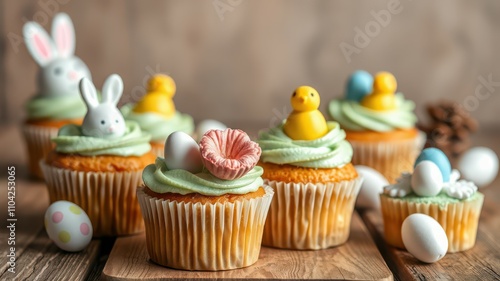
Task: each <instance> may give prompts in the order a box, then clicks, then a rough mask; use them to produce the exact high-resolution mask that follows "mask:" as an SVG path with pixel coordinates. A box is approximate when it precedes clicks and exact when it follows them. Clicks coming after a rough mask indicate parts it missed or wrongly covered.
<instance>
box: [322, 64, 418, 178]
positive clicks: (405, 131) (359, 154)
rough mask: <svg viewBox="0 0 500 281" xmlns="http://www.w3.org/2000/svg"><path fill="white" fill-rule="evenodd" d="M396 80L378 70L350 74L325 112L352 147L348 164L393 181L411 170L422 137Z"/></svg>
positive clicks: (415, 118) (411, 108)
mask: <svg viewBox="0 0 500 281" xmlns="http://www.w3.org/2000/svg"><path fill="white" fill-rule="evenodd" d="M396 86H397V84H396V79H395V78H394V76H393V75H392V74H390V73H388V72H380V73H378V74H377V75H376V76H375V79H373V78H372V76H371V75H370V74H369V73H367V72H365V71H357V72H354V73H353V74H352V76H351V77H350V79H349V82H348V84H347V93H346V97H345V98H344V99H339V100H332V101H331V102H330V104H329V108H328V110H329V113H330V115H331V117H332V118H333V120H334V121H337V122H338V123H339V124H340V126H341V127H342V128H343V129H344V130H345V132H346V139H347V140H348V141H349V142H350V143H351V145H352V147H353V149H354V155H353V158H352V163H353V164H354V165H364V166H369V167H372V168H374V169H376V170H378V171H379V172H380V173H382V174H383V175H384V176H385V177H386V178H387V180H388V181H389V182H391V183H394V182H395V180H396V178H397V177H399V175H400V174H401V173H402V172H411V171H412V169H413V162H414V161H415V158H416V157H417V154H418V151H420V149H421V148H422V146H423V144H424V139H423V138H424V137H423V135H422V133H420V132H419V131H418V130H417V129H416V128H415V124H416V122H417V117H416V115H415V114H414V113H413V110H414V108H415V104H414V103H413V102H412V101H409V100H406V99H405V98H404V96H403V94H402V93H396Z"/></svg>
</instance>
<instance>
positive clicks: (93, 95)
mask: <svg viewBox="0 0 500 281" xmlns="http://www.w3.org/2000/svg"><path fill="white" fill-rule="evenodd" d="M80 94H81V95H82V98H83V101H85V104H86V105H87V108H88V109H90V108H95V107H97V106H98V105H99V100H98V99H97V91H96V89H95V86H94V84H92V81H90V80H89V79H88V78H85V77H84V78H82V80H80Z"/></svg>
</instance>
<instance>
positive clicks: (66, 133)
mask: <svg viewBox="0 0 500 281" xmlns="http://www.w3.org/2000/svg"><path fill="white" fill-rule="evenodd" d="M125 126H126V130H125V134H124V135H123V136H121V137H119V138H115V139H103V138H96V137H89V136H84V135H83V134H82V130H81V126H78V125H73V124H70V125H65V126H63V127H62V128H61V129H59V132H58V135H57V137H55V138H52V141H53V142H54V143H55V144H56V151H57V152H61V153H75V154H80V155H84V156H96V155H117V156H141V155H144V154H145V153H147V152H149V151H150V150H151V145H150V144H149V140H150V138H151V137H150V136H149V135H148V134H145V133H143V132H142V131H141V128H140V127H139V124H137V123H135V122H131V121H126V122H125Z"/></svg>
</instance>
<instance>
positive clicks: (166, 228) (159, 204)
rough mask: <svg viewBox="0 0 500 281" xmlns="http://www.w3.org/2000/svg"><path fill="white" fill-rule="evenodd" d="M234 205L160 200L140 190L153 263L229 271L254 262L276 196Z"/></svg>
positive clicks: (189, 268) (270, 191) (270, 189)
mask: <svg viewBox="0 0 500 281" xmlns="http://www.w3.org/2000/svg"><path fill="white" fill-rule="evenodd" d="M264 188H265V191H266V194H265V195H264V196H262V197H258V198H252V199H246V200H240V201H238V200H237V201H235V202H234V203H224V204H221V203H216V204H209V203H207V204H204V205H202V204H201V203H184V202H177V201H170V200H164V199H158V198H154V197H151V196H149V195H147V194H146V193H145V192H144V188H139V189H138V191H137V196H138V198H139V203H140V206H141V210H142V214H143V217H144V222H145V225H146V241H147V249H148V253H149V256H150V258H151V260H152V261H154V262H155V263H158V264H160V265H163V266H168V267H172V268H178V269H186V270H227V269H234V268H241V267H246V266H249V265H252V264H254V263H255V262H256V261H257V259H258V257H259V253H260V248H261V241H262V231H263V229H264V223H265V220H266V215H267V211H268V209H269V205H270V204H271V200H272V197H273V194H274V192H273V190H272V188H270V187H268V186H265V187H264Z"/></svg>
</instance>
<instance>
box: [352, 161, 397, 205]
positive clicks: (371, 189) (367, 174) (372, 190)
mask: <svg viewBox="0 0 500 281" xmlns="http://www.w3.org/2000/svg"><path fill="white" fill-rule="evenodd" d="M354 167H355V168H356V171H357V172H358V174H359V175H360V176H362V177H363V184H362V185H361V189H360V190H359V194H358V199H357V200H356V207H358V208H368V209H375V210H379V209H380V193H382V191H383V189H384V186H387V185H389V182H388V181H387V179H386V178H385V177H384V176H383V175H382V174H381V173H379V172H378V171H377V170H375V169H373V168H370V167H367V166H362V165H357V166H354Z"/></svg>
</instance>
